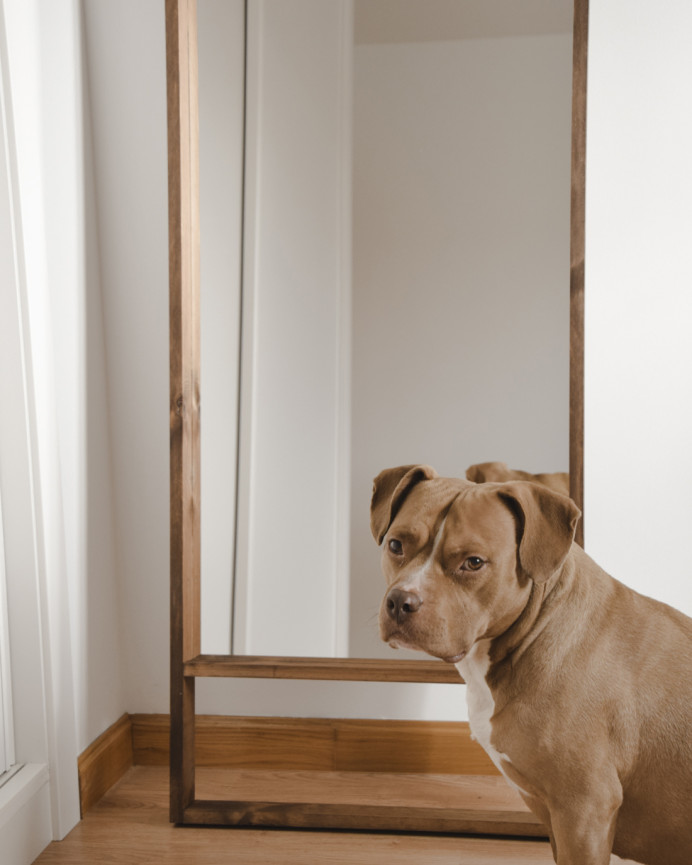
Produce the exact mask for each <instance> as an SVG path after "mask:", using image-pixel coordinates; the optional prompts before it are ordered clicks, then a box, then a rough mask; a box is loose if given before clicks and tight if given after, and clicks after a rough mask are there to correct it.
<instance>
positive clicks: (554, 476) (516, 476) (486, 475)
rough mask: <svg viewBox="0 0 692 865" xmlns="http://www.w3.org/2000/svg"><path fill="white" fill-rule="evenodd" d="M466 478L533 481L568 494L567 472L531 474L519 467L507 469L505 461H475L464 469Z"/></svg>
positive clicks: (478, 481) (485, 480) (477, 481)
mask: <svg viewBox="0 0 692 865" xmlns="http://www.w3.org/2000/svg"><path fill="white" fill-rule="evenodd" d="M466 480H468V481H473V482H474V483H476V484H486V483H488V482H492V481H496V482H497V481H533V483H535V484H543V485H544V486H546V487H550V489H551V490H555V491H556V492H558V493H563V494H564V495H566V496H568V495H569V474H568V473H567V472H547V473H543V474H538V475H533V474H531V473H530V472H524V471H521V469H508V468H507V463H501V462H492V463H475V465H472V466H469V467H468V468H467V469H466Z"/></svg>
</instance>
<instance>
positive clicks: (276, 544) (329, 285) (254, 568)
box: [234, 0, 353, 656]
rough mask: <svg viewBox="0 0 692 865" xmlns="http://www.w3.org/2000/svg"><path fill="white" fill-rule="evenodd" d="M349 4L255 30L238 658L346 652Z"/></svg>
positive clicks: (285, 8)
mask: <svg viewBox="0 0 692 865" xmlns="http://www.w3.org/2000/svg"><path fill="white" fill-rule="evenodd" d="M352 26H353V25H352V4H351V2H350V0H338V2H331V3H324V2H323V0H292V2H286V0H255V2H252V3H250V5H249V21H248V100H247V105H248V127H247V133H246V140H247V156H248V159H247V165H246V184H247V185H246V210H245V231H246V234H245V267H244V284H243V362H242V366H243V381H242V391H243V396H242V405H241V425H242V426H241V447H240V462H239V466H240V477H239V484H240V500H239V517H240V519H239V525H238V559H237V569H236V588H235V602H236V610H235V631H234V650H235V651H237V652H240V653H244V652H245V653H248V654H268V655H274V654H282V655H299V656H300V655H338V654H343V653H344V652H345V650H346V645H347V643H346V637H347V634H346V627H347V626H346V622H347V615H348V610H347V605H346V603H345V592H344V591H343V590H342V588H341V587H342V586H343V585H344V584H345V581H346V580H347V578H348V550H347V543H346V539H347V532H348V508H347V504H346V503H347V496H348V486H347V484H346V483H344V481H345V479H346V478H347V477H348V457H349V441H348V438H347V435H348V426H349V414H348V412H349V408H350V400H349V392H348V375H349V354H348V352H349V345H348V337H349V331H348V318H349V315H348V314H349V311H350V250H351V244H350V231H351V226H350V199H351V189H350V181H351V172H350V165H351V159H350V149H351V148H350V137H351V123H350V110H351V55H352V50H353V38H352Z"/></svg>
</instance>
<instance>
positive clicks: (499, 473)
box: [466, 461, 512, 484]
mask: <svg viewBox="0 0 692 865" xmlns="http://www.w3.org/2000/svg"><path fill="white" fill-rule="evenodd" d="M511 476H512V472H511V471H510V470H509V469H508V468H507V463H501V462H497V461H495V462H491V463H474V464H473V465H472V466H469V467H468V468H467V469H466V480H467V481H473V483H474V484H485V483H492V482H494V481H506V480H509V479H510V478H511Z"/></svg>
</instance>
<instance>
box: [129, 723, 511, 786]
mask: <svg viewBox="0 0 692 865" xmlns="http://www.w3.org/2000/svg"><path fill="white" fill-rule="evenodd" d="M130 718H131V723H132V742H133V749H134V762H135V764H136V765H146V766H165V765H168V759H169V736H170V717H169V716H168V715H131V716H130ZM195 765H197V766H218V767H223V768H233V769H275V770H277V771H280V770H309V771H355V772H403V773H419V772H424V773H430V774H452V775H497V774H499V773H498V771H497V769H496V768H495V766H494V764H493V762H492V761H491V760H490V758H489V757H488V756H487V755H486V753H485V751H483V749H482V748H481V747H480V745H478V744H477V743H476V742H474V741H473V740H472V739H471V732H470V730H469V725H468V724H467V723H461V722H459V723H454V722H443V721H439V722H438V721H382V720H367V719H365V720H361V719H353V720H351V719H348V720H343V719H331V718H256V717H252V718H241V717H225V716H219V715H198V716H197V719H196V724H195Z"/></svg>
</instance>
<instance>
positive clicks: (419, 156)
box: [350, 34, 572, 657]
mask: <svg viewBox="0 0 692 865" xmlns="http://www.w3.org/2000/svg"><path fill="white" fill-rule="evenodd" d="M355 71H356V75H355V100H354V102H355V119H354V126H355V130H354V140H355V145H354V213H353V224H354V271H353V276H354V282H353V346H354V348H353V427H352V452H353V471H352V479H351V482H352V486H351V509H352V512H351V519H352V533H351V544H352V546H351V554H352V577H351V643H350V654H352V655H356V656H376V655H380V656H383V657H393V655H392V652H391V650H390V649H389V648H388V647H387V646H385V645H384V644H382V643H381V641H380V640H379V638H378V633H377V627H376V613H377V610H378V607H379V603H380V600H381V594H382V579H381V577H380V569H379V557H380V552H379V550H378V549H377V547H376V546H375V543H374V542H373V539H372V535H371V534H370V529H369V510H368V505H369V500H370V495H371V491H372V479H373V478H374V477H375V475H376V474H377V473H378V472H379V471H380V470H381V469H383V468H386V467H388V466H394V465H400V464H406V463H419V462H420V463H428V464H430V465H433V466H434V467H435V468H436V469H437V470H438V472H440V474H448V475H451V476H453V477H463V476H464V472H465V470H466V468H467V467H468V466H469V465H471V464H472V463H475V462H485V461H490V460H502V461H504V462H507V463H508V464H509V465H510V466H511V467H513V468H520V469H524V470H528V471H535V472H540V471H567V470H568V462H569V460H568V442H569V430H568V418H569V207H570V199H569V196H570V135H571V113H570V103H571V86H572V47H571V35H570V34H557V35H546V36H527V37H519V38H511V37H504V38H493V39H480V38H479V39H463V40H456V41H440V42H421V43H416V44H383V45H375V44H373V45H359V46H357V48H356V56H355ZM401 656H402V653H397V655H396V657H401Z"/></svg>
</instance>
